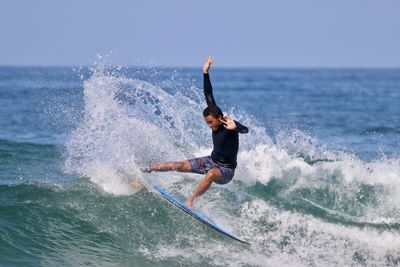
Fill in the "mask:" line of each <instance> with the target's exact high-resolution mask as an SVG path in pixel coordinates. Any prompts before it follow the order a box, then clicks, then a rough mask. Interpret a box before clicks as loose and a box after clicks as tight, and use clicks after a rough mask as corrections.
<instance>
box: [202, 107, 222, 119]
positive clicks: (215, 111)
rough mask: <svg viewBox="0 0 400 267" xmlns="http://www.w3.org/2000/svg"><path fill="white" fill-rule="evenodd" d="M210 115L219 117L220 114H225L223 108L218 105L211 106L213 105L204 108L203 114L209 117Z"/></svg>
mask: <svg viewBox="0 0 400 267" xmlns="http://www.w3.org/2000/svg"><path fill="white" fill-rule="evenodd" d="M208 115H211V116H213V117H215V118H218V117H219V116H222V117H223V116H224V114H223V113H222V110H221V109H220V108H219V107H218V106H211V107H206V108H205V109H204V110H203V116H204V117H207V116H208Z"/></svg>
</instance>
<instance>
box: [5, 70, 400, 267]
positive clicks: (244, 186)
mask: <svg viewBox="0 0 400 267" xmlns="http://www.w3.org/2000/svg"><path fill="white" fill-rule="evenodd" d="M36 71H37V70H36ZM52 71H53V72H54V71H55V70H52ZM41 72H45V73H46V72H49V70H40V71H39V73H41ZM81 72H83V74H82V77H83V78H82V79H83V84H82V88H81V91H80V93H79V94H78V97H77V94H73V96H68V94H67V93H68V91H66V92H64V91H62V92H64V93H62V99H63V101H58V100H57V99H60V95H59V94H57V93H56V92H57V88H58V87H57V84H54V83H51V85H52V86H47V87H48V88H52V89H54V90H53V91H52V92H53V93H52V94H50V96H48V97H49V98H50V99H49V101H50V102H51V103H55V104H54V105H52V107H51V109H50V107H49V106H47V105H42V106H41V107H42V113H40V112H41V110H38V111H36V112H39V114H40V115H41V118H42V117H43V118H45V119H46V120H47V122H46V125H55V126H54V127H53V128H52V127H50V126H46V127H39V126H40V125H41V123H43V122H41V120H38V119H37V118H36V119H37V121H36V122H37V123H32V124H33V125H35V127H32V128H30V129H28V130H26V131H27V132H31V133H32V137H31V138H29V137H27V136H26V135H24V136H18V135H15V134H12V133H13V132H17V131H15V128H12V127H11V126H10V127H9V128H7V127H6V126H7V124H4V125H5V128H4V129H6V130H5V131H3V133H2V135H1V138H2V139H1V140H0V164H1V165H0V166H1V167H2V168H3V170H4V171H2V172H1V176H0V181H1V183H0V198H1V204H0V205H1V207H0V225H1V227H0V255H2V257H1V259H0V265H1V264H3V265H5V266H7V265H12V266H55V265H62V266H77V265H92V266H146V265H148V266H165V265H168V266H181V265H196V266H210V265H211V266H276V265H285V266H309V265H317V266H327V265H328V266H330V265H344V266H348V265H367V266H376V265H380V266H381V265H389V266H391V265H398V264H400V256H399V255H400V223H399V222H400V205H399V203H400V197H399V196H400V157H399V156H398V155H399V153H398V152H399V150H398V149H397V148H395V147H393V145H390V144H392V143H393V142H396V141H397V140H398V137H397V133H398V129H399V128H400V127H399V125H398V121H400V120H398V121H397V123H396V121H395V119H393V116H394V117H395V116H397V115H398V114H400V113H395V112H396V108H395V107H392V106H388V107H387V109H384V106H385V105H386V104H387V103H386V102H385V101H389V102H390V101H396V100H398V98H399V95H398V92H399V91H398V89H399V88H398V85H396V84H399V83H398V82H399V81H400V76H399V75H398V74H397V75H396V74H395V72H394V71H391V70H386V71H384V70H376V71H374V70H265V69H260V70H257V69H255V70H240V69H236V70H223V69H219V70H218V69H217V70H215V72H214V73H212V77H211V79H212V82H213V87H214V91H215V97H216V100H217V102H218V104H220V105H221V106H222V107H223V110H224V111H225V113H228V114H232V115H233V116H234V117H235V119H237V120H238V121H240V122H242V123H243V124H244V125H246V126H248V127H249V128H250V133H249V134H246V135H241V136H240V138H241V139H240V152H239V155H238V167H237V170H236V175H235V177H234V180H233V181H232V182H231V183H229V184H227V185H224V186H219V185H213V186H212V187H211V189H210V190H209V191H208V192H207V193H206V194H205V195H203V196H202V197H201V198H200V199H199V200H198V202H196V204H195V205H196V207H197V208H198V209H199V210H201V211H203V212H205V213H207V215H208V216H210V217H211V218H214V219H215V221H216V223H218V224H220V225H222V226H223V227H224V228H226V229H229V230H230V231H232V232H234V233H235V234H236V235H238V236H240V237H242V238H243V239H245V240H247V241H249V242H250V243H251V244H252V245H251V246H246V245H242V244H240V243H238V242H235V241H233V240H230V239H227V238H224V237H223V236H221V235H219V234H218V233H215V232H213V231H212V230H210V229H209V228H207V227H205V226H204V225H202V224H199V223H198V222H197V221H195V220H192V219H191V218H190V217H187V216H185V215H184V214H182V213H181V211H179V210H178V209H175V208H173V207H172V206H171V205H169V204H168V203H167V202H166V201H164V200H163V199H162V198H161V197H160V196H159V195H157V194H155V193H154V192H149V191H147V190H145V189H140V190H139V189H134V188H133V187H131V186H130V183H131V181H132V180H140V181H143V182H145V181H152V182H155V183H157V184H160V185H161V186H163V187H164V188H166V189H167V190H168V191H169V192H172V193H173V194H174V195H176V196H178V197H179V198H180V199H182V200H184V199H185V198H187V197H188V196H189V195H190V194H191V192H192V191H193V190H194V189H195V187H196V186H197V184H198V182H199V181H200V179H201V178H202V176H200V175H196V174H182V173H175V172H169V173H151V174H143V173H141V172H140V171H139V168H140V167H141V166H143V165H146V164H148V163H150V162H160V161H171V160H173V161H179V160H185V159H188V158H192V157H197V156H203V155H207V154H209V153H210V151H211V148H212V147H211V144H212V142H211V132H210V130H209V129H208V128H207V125H206V124H205V122H204V120H203V118H202V109H203V108H204V100H203V95H202V90H201V87H200V86H199V85H198V84H201V76H200V75H199V74H198V73H197V70H191V69H185V70H181V71H171V70H156V69H129V68H108V67H105V66H104V65H102V64H99V65H97V66H95V67H94V68H93V69H92V70H91V71H90V72H86V71H82V70H81ZM28 73H30V75H33V77H36V76H35V75H34V74H32V73H31V72H29V71H28ZM57 73H58V75H61V76H63V75H64V77H70V75H71V73H68V72H67V73H66V74H65V73H64V74H60V73H59V72H57ZM48 75H50V74H48ZM42 76H43V74H42V75H40V77H42ZM50 76H51V75H50ZM10 77H14V76H13V75H11V76H10ZM28 77H30V78H29V79H28V80H31V81H30V83H32V84H37V83H38V81H37V80H35V79H33V78H31V76H28ZM193 77H196V79H197V81H196V80H193ZM13 79H17V80H18V77H14V78H13ZM71 79H72V80H73V78H69V80H68V79H66V81H67V82H66V84H67V85H73V86H75V85H76V81H75V80H73V81H71ZM332 81H334V83H333V82H332ZM30 83H29V82H28V83H27V84H23V86H24V88H25V87H29V84H30ZM5 84H6V85H7V83H5ZM66 84H63V86H62V87H63V88H64V89H65V86H66ZM0 85H1V84H0ZM396 86H397V87H396ZM6 87H7V86H5V87H4V88H5V89H4V88H3V89H2V90H3V91H1V92H3V94H4V95H7V94H8V93H7V92H8V91H7V90H6V89H7V88H6ZM377 87H379V88H381V90H377V89H376V88H377ZM334 89H335V90H336V91H332V90H334ZM41 90H42V89H41ZM48 90H49V91H50V89H48ZM75 90H76V89H74V91H75ZM21 91H23V90H21ZM58 92H59V91H58ZM379 92H383V93H379ZM6 93H7V94H6ZM13 93H15V92H14V91H13ZM24 94H27V93H26V92H24ZM381 94H386V95H388V94H389V95H391V96H392V100H387V99H385V100H382V101H383V102H385V103H383V104H382V103H380V102H379V101H378V100H379V99H383V97H382V96H381ZM28 96H29V97H31V99H33V100H32V102H33V103H38V101H37V99H36V98H38V97H40V98H41V99H43V97H44V94H43V93H35V94H33V95H29V94H28ZM79 96H81V97H79ZM8 97H11V96H9V95H8ZM35 99H36V100H35ZM55 99H56V100H55ZM360 99H361V100H362V101H363V103H359V100H360ZM368 101H369V102H368ZM310 103H312V104H313V105H311V104H310ZM390 103H392V102H390ZM384 104H385V105H384ZM392 104H393V103H392ZM365 106H368V107H370V108H363V107H365ZM233 107H236V108H233ZM335 107H336V110H335ZM379 107H380V108H381V111H380V112H381V113H385V114H381V113H378V110H379V109H378V108H379ZM49 110H51V111H54V112H49ZM60 114H64V115H65V119H63V117H64V116H61V115H60ZM343 114H345V115H346V116H347V117H348V118H346V119H344V117H343ZM9 116H11V115H9ZM16 116H17V115H16ZM371 116H372V117H373V116H376V118H382V119H381V121H379V120H372V119H371ZM391 116H392V117H391ZM385 118H386V119H385ZM34 120H35V118H34V117H32V118H31V119H30V121H34ZM349 120H350V121H352V122H353V123H350V122H349ZM43 124H44V123H43ZM38 125H39V126H38ZM28 126H29V125H28ZM28 126H25V127H28ZM314 126H315V127H314ZM21 127H22V126H21ZM43 129H45V132H46V133H48V135H46V138H42V136H43V132H44V131H43ZM335 129H336V130H337V129H340V130H337V131H336V132H338V133H340V134H338V135H337V136H335V137H332V136H333V135H332V132H335ZM60 132H61V134H60ZM63 133H66V138H63V137H62V136H63ZM60 136H61V137H60ZM52 140H53V141H52ZM368 141H369V143H368ZM362 143H364V145H362Z"/></svg>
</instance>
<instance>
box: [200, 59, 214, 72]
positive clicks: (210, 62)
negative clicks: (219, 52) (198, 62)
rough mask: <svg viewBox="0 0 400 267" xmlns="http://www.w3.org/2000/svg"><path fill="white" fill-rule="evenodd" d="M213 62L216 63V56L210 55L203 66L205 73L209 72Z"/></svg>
mask: <svg viewBox="0 0 400 267" xmlns="http://www.w3.org/2000/svg"><path fill="white" fill-rule="evenodd" d="M213 63H214V58H213V57H208V58H207V60H206V62H205V63H204V66H203V73H208V71H209V70H210V67H211V65H212V64H213Z"/></svg>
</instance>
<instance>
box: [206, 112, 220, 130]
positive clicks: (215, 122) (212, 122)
mask: <svg viewBox="0 0 400 267" xmlns="http://www.w3.org/2000/svg"><path fill="white" fill-rule="evenodd" d="M204 120H205V121H206V123H207V125H208V126H209V127H210V128H211V130H213V131H216V130H218V128H219V127H220V126H221V124H222V122H221V121H220V120H219V118H218V117H214V116H213V115H208V116H205V117H204Z"/></svg>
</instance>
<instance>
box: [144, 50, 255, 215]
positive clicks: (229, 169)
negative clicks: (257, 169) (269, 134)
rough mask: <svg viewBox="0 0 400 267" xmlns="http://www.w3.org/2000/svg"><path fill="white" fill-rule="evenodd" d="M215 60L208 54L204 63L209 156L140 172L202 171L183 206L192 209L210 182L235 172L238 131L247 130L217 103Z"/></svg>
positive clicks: (223, 180) (228, 177)
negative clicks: (213, 82) (212, 77)
mask: <svg viewBox="0 0 400 267" xmlns="http://www.w3.org/2000/svg"><path fill="white" fill-rule="evenodd" d="M213 62H214V58H213V57H208V58H207V60H206V62H205V63H204V66H203V78H204V96H205V98H206V102H207V107H206V108H205V109H204V110H203V116H204V120H205V122H206V123H207V124H208V126H209V127H210V128H211V130H212V139H213V145H214V147H213V150H212V153H211V155H210V156H205V157H201V158H194V159H190V160H185V161H180V162H164V163H152V164H150V166H149V167H147V168H142V169H141V170H142V171H143V172H152V171H158V172H163V171H179V172H191V173H198V174H205V177H204V178H203V180H201V182H200V184H199V185H198V186H197V188H196V189H195V191H194V192H193V194H192V196H191V197H189V199H188V200H187V201H186V203H185V204H186V205H187V206H188V207H189V208H191V209H193V202H194V200H195V199H196V198H197V197H199V196H201V195H202V194H204V193H205V192H206V191H207V190H208V189H209V188H210V186H211V184H212V183H213V182H214V183H217V184H221V185H223V184H227V183H229V182H230V181H231V180H232V178H233V176H234V175H235V168H236V165H237V162H236V159H237V154H238V150H239V133H248V131H249V129H248V128H247V127H246V126H243V125H242V124H240V123H239V122H237V121H235V120H233V119H232V118H231V117H229V116H224V114H223V113H222V111H221V109H220V108H219V107H218V106H217V104H216V103H215V100H214V96H213V93H212V86H211V81H210V76H209V74H208V71H209V70H210V67H211V65H212V64H213Z"/></svg>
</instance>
